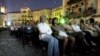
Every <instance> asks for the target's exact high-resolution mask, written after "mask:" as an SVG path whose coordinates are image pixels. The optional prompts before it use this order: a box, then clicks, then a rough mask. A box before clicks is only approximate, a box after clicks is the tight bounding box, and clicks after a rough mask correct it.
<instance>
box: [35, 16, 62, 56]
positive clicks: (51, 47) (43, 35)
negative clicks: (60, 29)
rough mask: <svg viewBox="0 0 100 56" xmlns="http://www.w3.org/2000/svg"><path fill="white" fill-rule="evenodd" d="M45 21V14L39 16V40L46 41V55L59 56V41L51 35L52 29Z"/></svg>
mask: <svg viewBox="0 0 100 56" xmlns="http://www.w3.org/2000/svg"><path fill="white" fill-rule="evenodd" d="M45 21H46V16H41V17H40V23H38V25H37V27H38V30H39V32H40V34H39V38H40V40H43V41H46V42H48V54H47V56H60V55H59V42H58V40H57V39H56V38H55V37H53V36H52V30H51V28H50V26H49V25H48V24H47V23H46V22H45ZM53 52H54V53H53ZM53 54H54V55H53Z"/></svg>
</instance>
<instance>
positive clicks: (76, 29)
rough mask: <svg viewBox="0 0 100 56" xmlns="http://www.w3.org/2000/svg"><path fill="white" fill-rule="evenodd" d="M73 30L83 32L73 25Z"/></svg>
mask: <svg viewBox="0 0 100 56" xmlns="http://www.w3.org/2000/svg"><path fill="white" fill-rule="evenodd" d="M72 28H73V30H74V31H75V32H82V30H81V29H80V27H79V26H78V25H72Z"/></svg>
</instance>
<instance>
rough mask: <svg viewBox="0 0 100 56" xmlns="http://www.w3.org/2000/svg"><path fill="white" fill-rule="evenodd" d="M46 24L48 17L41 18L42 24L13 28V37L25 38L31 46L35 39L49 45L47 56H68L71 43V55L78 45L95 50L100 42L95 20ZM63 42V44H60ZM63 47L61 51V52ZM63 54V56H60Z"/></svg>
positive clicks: (99, 28)
mask: <svg viewBox="0 0 100 56" xmlns="http://www.w3.org/2000/svg"><path fill="white" fill-rule="evenodd" d="M50 21H51V22H49V23H47V22H46V16H41V17H40V22H38V23H37V24H32V23H29V22H27V23H26V24H23V25H18V26H16V27H15V26H14V25H13V26H11V27H10V30H11V35H14V32H15V35H16V36H17V37H18V38H19V37H24V39H27V40H28V43H29V44H30V46H32V41H33V39H34V38H38V37H39V40H42V41H45V42H47V43H48V52H47V56H66V47H67V46H68V43H69V42H70V50H69V51H70V54H71V55H72V54H73V49H74V47H75V46H76V44H78V45H80V44H83V45H84V46H87V47H90V49H91V50H94V46H97V45H98V41H99V40H100V38H99V37H100V36H99V35H100V25H99V23H98V22H95V20H93V18H90V20H86V21H84V20H80V24H77V21H76V19H73V20H72V21H71V22H70V23H69V24H63V25H62V24H59V23H58V19H57V18H53V19H52V20H50ZM60 42H61V43H60ZM60 46H61V49H62V50H61V51H60ZM60 54H61V55H60Z"/></svg>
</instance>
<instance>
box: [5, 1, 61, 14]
mask: <svg viewBox="0 0 100 56" xmlns="http://www.w3.org/2000/svg"><path fill="white" fill-rule="evenodd" d="M61 4H62V0H6V5H7V9H8V12H14V11H20V8H22V7H29V8H31V10H38V9H41V8H55V7H58V6H61Z"/></svg>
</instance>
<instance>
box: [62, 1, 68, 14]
mask: <svg viewBox="0 0 100 56" xmlns="http://www.w3.org/2000/svg"><path fill="white" fill-rule="evenodd" d="M62 1H63V2H62V7H63V16H65V15H66V8H67V1H68V0H62Z"/></svg>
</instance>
